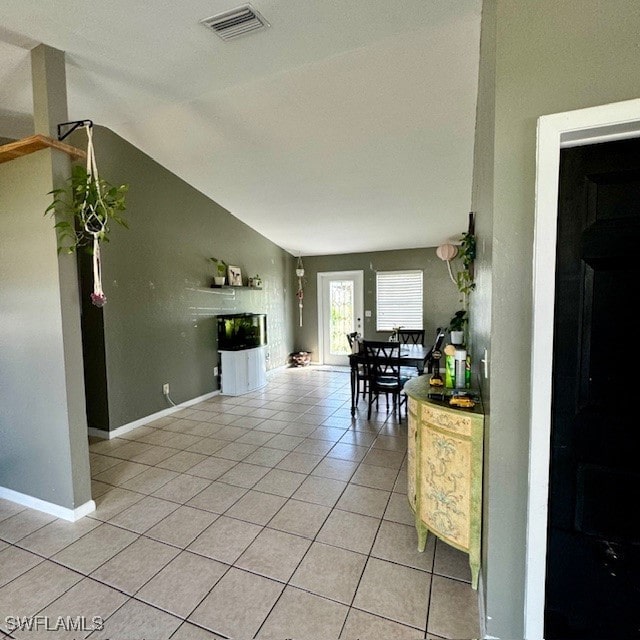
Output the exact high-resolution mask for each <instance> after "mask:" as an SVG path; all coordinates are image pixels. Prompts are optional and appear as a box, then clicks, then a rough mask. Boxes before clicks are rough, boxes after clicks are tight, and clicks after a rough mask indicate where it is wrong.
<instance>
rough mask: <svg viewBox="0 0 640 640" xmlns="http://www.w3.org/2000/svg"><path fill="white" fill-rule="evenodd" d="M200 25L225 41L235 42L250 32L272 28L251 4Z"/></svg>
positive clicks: (201, 21) (203, 21)
mask: <svg viewBox="0 0 640 640" xmlns="http://www.w3.org/2000/svg"><path fill="white" fill-rule="evenodd" d="M200 23H201V24H203V25H205V26H207V27H209V28H210V29H213V30H214V31H215V32H216V33H217V34H218V35H219V36H220V37H221V38H222V39H223V40H233V39H234V38H238V37H240V36H242V35H244V34H245V33H249V32H250V31H256V29H264V28H265V27H269V26H270V25H269V23H268V22H267V21H266V20H265V19H264V18H263V17H262V16H261V15H260V14H259V13H258V12H257V11H256V10H255V9H254V8H253V7H252V6H251V5H250V4H245V5H243V6H241V7H238V8H237V9H232V10H231V11H225V12H224V13H219V14H217V15H215V16H211V18H205V19H204V20H200Z"/></svg>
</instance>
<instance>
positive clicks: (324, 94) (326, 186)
mask: <svg viewBox="0 0 640 640" xmlns="http://www.w3.org/2000/svg"><path fill="white" fill-rule="evenodd" d="M241 4H243V1H242V0H191V1H190V2H178V1H171V0H153V1H152V0H103V1H100V0H66V1H65V2H64V3H61V2H59V0H58V1H56V0H3V2H2V13H1V15H0V21H1V24H0V136H5V137H20V136H25V135H30V134H31V133H32V132H33V131H32V120H31V113H32V98H31V81H30V62H29V49H30V48H32V47H33V46H35V45H36V44H38V43H40V42H43V43H45V44H48V45H50V46H52V47H55V48H57V49H61V50H63V51H65V52H66V55H67V58H66V59H67V82H68V99H69V117H70V119H72V120H75V119H84V118H90V119H92V120H93V121H94V122H95V123H96V124H100V125H103V126H106V127H109V128H110V129H112V130H113V131H115V132H116V133H118V134H119V135H121V136H122V137H124V138H126V139H127V140H129V141H130V142H131V143H133V144H135V145H136V146H138V147H139V148H140V149H142V150H143V151H144V152H146V153H147V154H148V155H150V156H151V157H153V158H154V159H156V160H157V161H158V162H160V163H161V164H163V165H164V166H166V167H167V168H168V169H169V170H171V171H172V172H174V173H175V174H177V175H178V176H180V177H181V178H183V179H184V180H186V181H187V182H189V183H190V184H192V185H193V186H194V187H196V188H197V189H199V190H200V191H202V192H203V193H205V194H206V195H207V196H209V197H211V198H212V199H213V200H215V201H216V202H218V203H220V204H221V205H222V206H224V207H226V208H227V209H228V210H229V211H230V212H231V213H232V214H233V215H235V216H236V217H238V218H239V219H241V220H243V221H244V222H245V223H247V224H248V225H250V226H251V227H253V228H254V229H256V230H257V231H259V232H260V233H262V234H263V235H265V236H266V237H268V238H269V239H271V240H272V241H273V242H275V243H277V244H278V245H280V246H281V247H283V248H284V249H286V250H287V251H289V252H291V253H292V254H294V255H298V254H299V253H301V254H302V255H318V254H331V253H348V252H360V251H374V250H385V249H404V248H413V247H425V246H436V245H438V244H440V243H441V242H443V241H446V240H448V239H454V238H458V237H459V235H460V233H461V232H462V231H464V230H466V227H467V215H468V212H469V207H470V202H471V174H472V160H473V137H474V129H475V111H476V93H477V74H478V54H479V36H480V12H481V0H446V1H445V0H393V1H390V0H359V1H358V2H356V1H355V0H253V2H252V5H253V6H254V7H255V8H256V9H257V10H258V11H260V13H261V14H262V15H263V16H264V17H265V18H266V20H268V22H269V23H270V25H271V26H270V27H269V28H267V29H265V30H262V31H257V32H254V33H252V34H247V35H244V36H242V37H241V38H238V39H237V40H233V41H229V42H224V41H223V40H221V39H220V38H219V37H218V36H216V35H215V34H214V33H213V32H212V31H210V30H208V29H207V28H206V27H204V26H203V25H201V24H199V21H200V20H201V19H203V18H207V17H209V16H212V15H214V14H217V13H219V12H222V11H225V10H228V9H233V8H235V7H237V6H239V5H241ZM98 153H99V150H98ZM184 215H188V214H187V213H186V212H185V214H184Z"/></svg>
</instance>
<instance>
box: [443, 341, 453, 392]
mask: <svg viewBox="0 0 640 640" xmlns="http://www.w3.org/2000/svg"><path fill="white" fill-rule="evenodd" d="M455 353H456V348H455V346H454V345H452V344H448V345H447V346H446V347H445V348H444V386H445V387H446V388H447V389H453V388H454V387H455V386H456V365H455V359H454V355H455Z"/></svg>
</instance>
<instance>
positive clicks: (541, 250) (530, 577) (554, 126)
mask: <svg viewBox="0 0 640 640" xmlns="http://www.w3.org/2000/svg"><path fill="white" fill-rule="evenodd" d="M637 137H640V99H636V100H626V101H624V102H617V103H612V104H606V105H602V106H598V107H590V108H587V109H578V110H576V111H567V112H564V113H554V114H551V115H547V116H541V117H540V118H538V127H537V153H536V196H535V219H534V236H533V319H532V340H531V354H532V357H531V404H530V406H531V410H530V415H529V426H530V435H529V477H528V491H527V532H526V565H525V593H524V631H525V633H524V637H525V638H526V639H527V640H536V639H540V638H543V637H544V602H545V581H546V554H547V518H548V492H549V463H550V443H551V371H552V366H553V319H554V305H555V303H554V300H555V273H556V227H557V219H558V185H559V171H560V149H561V148H564V147H573V146H578V145H587V144H594V143H597V142H608V141H611V140H622V139H626V138H637Z"/></svg>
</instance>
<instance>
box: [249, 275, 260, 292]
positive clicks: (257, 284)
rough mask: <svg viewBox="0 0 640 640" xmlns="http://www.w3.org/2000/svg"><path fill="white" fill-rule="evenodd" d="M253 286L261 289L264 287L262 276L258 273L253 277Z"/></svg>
mask: <svg viewBox="0 0 640 640" xmlns="http://www.w3.org/2000/svg"><path fill="white" fill-rule="evenodd" d="M251 286H252V287H255V288H256V289H260V288H261V287H262V278H261V277H260V276H259V275H258V274H257V273H256V275H255V276H253V278H251Z"/></svg>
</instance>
